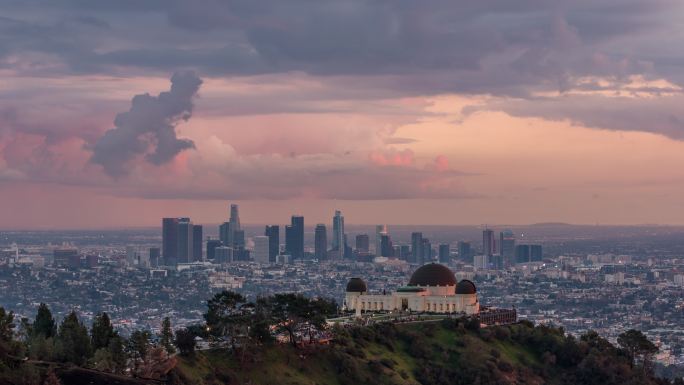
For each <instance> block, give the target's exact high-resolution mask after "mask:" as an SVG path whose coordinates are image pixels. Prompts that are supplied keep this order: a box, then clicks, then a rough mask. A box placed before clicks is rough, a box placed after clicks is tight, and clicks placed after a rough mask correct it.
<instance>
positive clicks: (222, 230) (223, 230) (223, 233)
mask: <svg viewBox="0 0 684 385" xmlns="http://www.w3.org/2000/svg"><path fill="white" fill-rule="evenodd" d="M229 234H230V222H223V223H222V224H221V225H220V226H219V239H220V240H221V243H223V245H224V246H226V247H228V245H229V243H228V242H230V240H231V239H232V238H233V237H232V236H229Z"/></svg>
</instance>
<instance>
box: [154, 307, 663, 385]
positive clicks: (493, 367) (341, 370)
mask: <svg viewBox="0 0 684 385" xmlns="http://www.w3.org/2000/svg"><path fill="white" fill-rule="evenodd" d="M337 336H338V337H337V338H336V342H335V344H333V345H318V346H312V347H308V348H300V349H295V348H293V347H291V346H288V345H277V346H267V347H257V348H253V349H250V350H249V353H248V352H246V351H242V352H236V353H232V352H230V351H228V350H210V351H202V352H196V353H195V355H194V356H193V357H186V358H181V359H180V360H179V363H178V365H177V367H176V368H175V369H174V370H173V371H172V372H171V373H170V376H169V378H168V379H167V382H168V383H169V384H173V385H191V384H340V385H345V384H355V385H360V384H423V385H425V384H589V385H591V384H601V385H610V384H620V385H629V384H634V385H636V384H640V385H649V384H668V383H669V382H668V381H665V380H659V379H655V378H653V377H652V376H650V375H649V374H648V370H646V369H644V368H643V367H642V366H633V365H631V360H630V359H629V358H628V357H627V356H626V354H625V353H624V352H622V351H621V350H618V349H616V348H615V347H613V346H612V345H611V344H610V343H608V342H607V341H606V340H604V339H602V338H600V337H599V336H597V335H595V334H589V335H586V336H583V338H582V339H581V340H576V339H575V338H573V337H567V336H565V335H564V333H563V330H562V329H555V328H548V327H533V326H532V325H531V324H529V323H519V324H516V325H510V326H500V327H492V328H486V329H479V327H477V325H474V324H472V323H469V322H467V321H465V320H445V321H440V322H430V323H413V324H382V325H375V326H370V327H354V328H348V329H338V330H337Z"/></svg>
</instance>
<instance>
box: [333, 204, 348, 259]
mask: <svg viewBox="0 0 684 385" xmlns="http://www.w3.org/2000/svg"><path fill="white" fill-rule="evenodd" d="M332 236H333V238H332V250H336V251H338V255H339V258H344V253H345V250H346V248H347V247H346V246H347V243H346V241H345V234H344V217H343V216H342V212H341V211H339V210H336V211H335V216H334V217H333V234H332Z"/></svg>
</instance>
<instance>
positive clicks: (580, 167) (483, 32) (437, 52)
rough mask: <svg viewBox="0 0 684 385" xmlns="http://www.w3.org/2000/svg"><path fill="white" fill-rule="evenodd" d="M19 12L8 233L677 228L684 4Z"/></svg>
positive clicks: (34, 8)
mask: <svg viewBox="0 0 684 385" xmlns="http://www.w3.org/2000/svg"><path fill="white" fill-rule="evenodd" d="M2 3H3V4H2V15H3V16H2V18H0V47H1V49H0V84H1V86H0V195H1V196H2V198H3V199H1V200H0V211H2V212H3V215H2V217H1V218H0V228H3V229H66V228H71V229H73V228H120V227H139V226H157V225H158V218H160V217H164V216H192V217H193V219H195V220H196V221H198V222H203V223H220V222H221V221H222V220H223V219H224V217H225V215H226V208H225V202H226V201H227V200H230V201H234V202H237V203H239V204H240V205H241V207H242V208H243V210H244V212H245V213H249V214H248V215H245V217H244V218H243V221H244V222H245V223H254V224H264V223H274V222H285V221H287V219H288V218H289V216H290V215H291V214H292V213H300V214H303V215H304V216H306V217H307V218H310V222H309V223H315V222H321V221H324V220H327V219H328V218H329V216H330V213H331V212H332V211H333V210H334V209H341V210H343V211H344V212H345V215H346V216H347V218H348V219H347V220H348V222H349V223H357V224H374V223H392V224H412V225H413V224H415V225H422V224H443V225H447V224H472V225H477V224H483V223H490V224H530V223H538V222H568V223H576V224H621V225H630V224H644V223H652V224H684V219H682V218H683V217H682V216H681V212H682V209H683V208H684V207H683V203H684V202H683V200H682V197H683V196H684V169H682V168H681V167H677V165H678V164H681V163H682V162H683V161H684V142H682V138H684V134H683V133H684V124H683V123H682V122H684V115H683V114H684V113H683V112H682V109H681V108H680V107H681V105H682V102H683V101H684V98H683V96H682V83H683V82H684V77H683V75H682V74H684V71H682V68H681V67H682V62H683V59H684V57H683V55H684V53H682V52H681V50H677V49H675V47H679V46H681V42H682V37H683V33H684V30H683V28H684V27H683V26H682V24H681V23H680V22H679V20H680V19H681V17H682V15H683V14H684V12H683V11H684V8H683V7H684V5H683V4H682V3H681V2H677V1H671V0H654V1H647V2H646V1H600V2H597V1H572V2H570V1H567V2H565V1H562V2H539V1H517V2H515V4H514V5H513V4H512V3H509V2H499V1H495V2H483V3H477V4H475V3H473V2H469V1H457V2H454V1H439V0H435V1H422V2H419V3H408V2H389V3H388V2H369V1H361V0H358V1H347V2H342V3H340V2H336V1H334V2H333V1H321V2H316V4H312V3H310V2H308V1H299V0H296V1H288V4H287V5H284V4H282V3H281V2H279V1H259V2H257V3H254V4H252V3H250V4H247V3H243V2H218V1H200V2H186V1H152V2H145V3H144V4H142V3H139V2H135V1H119V2H116V6H114V5H112V4H110V3H107V2H84V1H67V2H46V1H18V2H15V1H4V2H2Z"/></svg>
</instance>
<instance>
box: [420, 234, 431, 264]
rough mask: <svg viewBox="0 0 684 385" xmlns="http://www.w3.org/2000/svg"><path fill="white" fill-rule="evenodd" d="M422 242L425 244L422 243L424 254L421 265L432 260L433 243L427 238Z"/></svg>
mask: <svg viewBox="0 0 684 385" xmlns="http://www.w3.org/2000/svg"><path fill="white" fill-rule="evenodd" d="M422 243H423V244H422V245H421V249H422V251H423V255H422V258H421V259H420V261H419V263H420V264H421V265H424V264H426V263H428V262H432V244H431V243H430V240H429V239H427V238H423V242H422Z"/></svg>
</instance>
